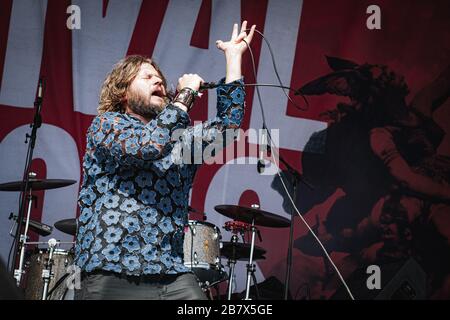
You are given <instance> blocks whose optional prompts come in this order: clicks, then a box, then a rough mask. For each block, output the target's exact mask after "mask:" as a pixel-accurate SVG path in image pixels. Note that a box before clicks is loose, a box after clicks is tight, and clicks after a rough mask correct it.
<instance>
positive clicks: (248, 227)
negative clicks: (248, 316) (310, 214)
mask: <svg viewBox="0 0 450 320" xmlns="http://www.w3.org/2000/svg"><path fill="white" fill-rule="evenodd" d="M214 209H215V210H216V211H217V212H219V213H220V214H222V215H224V216H226V217H229V218H232V219H234V221H230V222H227V223H225V226H224V228H225V229H226V230H228V231H231V232H232V233H233V235H232V237H231V244H230V245H229V247H230V248H231V249H229V250H231V253H229V254H228V256H229V257H228V265H229V267H230V272H229V277H228V278H229V284H228V300H231V292H232V291H233V290H232V285H233V277H234V269H235V264H236V260H237V256H236V253H237V249H238V244H237V239H238V238H237V234H238V233H241V234H243V233H244V232H251V243H250V253H249V254H248V255H247V254H246V256H248V258H249V260H248V264H247V283H246V290H245V291H246V293H245V300H249V299H250V298H249V296H250V282H251V281H253V282H254V284H255V287H256V285H257V282H256V276H255V271H256V266H255V265H254V264H253V260H257V259H259V258H261V259H263V258H264V256H263V254H260V255H257V254H256V255H255V236H256V235H258V237H259V239H260V241H262V237H261V233H260V231H259V229H258V228H257V227H256V225H259V226H266V227H272V228H285V227H289V226H290V221H289V220H288V219H286V218H284V217H281V216H278V215H276V214H273V213H270V212H266V211H263V210H261V209H260V207H259V205H257V204H254V205H252V206H251V208H248V207H241V206H236V205H218V206H215V207H214ZM256 252H258V250H256ZM260 252H261V251H259V253H260ZM257 291H258V290H256V293H257V298H258V292H257Z"/></svg>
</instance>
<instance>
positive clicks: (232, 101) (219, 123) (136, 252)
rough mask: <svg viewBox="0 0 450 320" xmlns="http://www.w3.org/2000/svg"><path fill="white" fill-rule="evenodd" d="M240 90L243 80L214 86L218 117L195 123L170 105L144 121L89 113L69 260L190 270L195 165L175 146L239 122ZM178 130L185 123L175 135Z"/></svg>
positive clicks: (212, 136) (135, 270)
mask: <svg viewBox="0 0 450 320" xmlns="http://www.w3.org/2000/svg"><path fill="white" fill-rule="evenodd" d="M220 83H222V84H223V83H224V79H222V80H221V82H220ZM233 83H234V84H242V83H243V81H242V80H237V81H235V82H233ZM244 97H245V91H244V90H243V87H241V86H235V87H233V86H220V87H218V88H217V116H216V117H215V118H214V119H212V120H209V121H207V122H204V123H202V124H199V125H196V126H194V127H188V125H189V124H190V119H189V116H188V114H187V113H186V112H185V111H183V110H182V109H180V108H177V107H176V106H174V105H171V104H169V105H167V107H166V108H165V109H164V110H163V111H162V112H161V113H160V114H159V115H158V116H156V117H155V118H154V119H153V120H151V121H150V122H149V123H147V124H144V123H143V122H141V121H140V120H139V119H137V118H135V117H133V116H131V115H129V114H126V113H119V112H105V113H103V114H101V115H99V116H97V117H96V118H94V120H93V122H92V124H91V126H90V128H89V130H88V133H87V147H86V154H85V156H84V159H83V183H82V188H81V191H80V194H79V199H78V201H79V205H80V211H81V213H80V216H79V217H78V229H77V238H76V245H75V264H76V265H77V266H78V267H80V268H81V270H82V271H85V272H92V271H93V270H98V269H101V270H106V271H113V272H118V273H125V274H128V275H142V274H173V273H180V272H188V271H189V269H188V268H187V267H185V266H184V264H183V258H184V256H183V241H184V226H185V225H186V223H187V220H188V210H187V208H188V200H189V191H190V189H191V186H192V182H193V179H194V175H195V172H196V169H197V165H194V164H183V163H179V161H176V160H175V159H176V157H174V156H173V153H174V152H173V151H174V150H175V149H176V148H174V146H175V145H176V144H177V143H185V144H186V141H193V140H196V139H190V138H192V137H196V136H197V135H198V133H199V132H200V134H201V135H202V137H201V138H202V143H201V146H202V147H203V148H204V147H205V146H207V145H208V144H211V143H213V142H214V141H215V140H219V139H217V138H218V135H223V134H224V133H225V132H226V130H227V129H231V130H234V129H236V128H238V127H239V126H240V124H241V121H242V118H243V114H244ZM176 129H186V130H185V131H184V133H183V135H182V138H180V139H178V140H175V141H174V139H172V138H171V136H172V133H173V132H174V131H175V130H176ZM206 132H207V134H206ZM221 138H222V136H221ZM183 141H184V142H183Z"/></svg>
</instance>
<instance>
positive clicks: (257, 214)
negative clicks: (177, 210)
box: [184, 205, 290, 300]
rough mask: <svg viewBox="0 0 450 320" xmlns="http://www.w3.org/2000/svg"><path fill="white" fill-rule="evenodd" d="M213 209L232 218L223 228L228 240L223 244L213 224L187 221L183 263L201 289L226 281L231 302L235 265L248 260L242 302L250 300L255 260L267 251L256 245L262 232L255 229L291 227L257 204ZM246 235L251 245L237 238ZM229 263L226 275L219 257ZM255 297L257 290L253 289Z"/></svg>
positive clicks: (261, 257) (262, 257) (282, 219)
mask: <svg viewBox="0 0 450 320" xmlns="http://www.w3.org/2000/svg"><path fill="white" fill-rule="evenodd" d="M214 209H215V210H216V211H217V212H218V213H220V214H222V215H224V216H226V217H228V218H231V219H233V220H232V221H227V222H226V223H225V225H224V227H223V228H224V229H225V230H227V231H230V232H231V233H232V237H231V241H229V242H222V241H221V235H220V229H219V228H218V227H216V226H215V225H213V224H211V223H207V222H201V221H193V220H190V221H189V230H188V232H187V233H186V235H185V240H184V263H185V265H186V266H187V267H190V268H191V269H192V271H193V272H194V273H195V274H196V275H197V277H198V279H199V281H200V283H201V284H202V286H203V287H204V288H210V287H211V286H213V285H216V284H218V283H220V282H222V281H226V280H228V287H227V299H228V300H231V295H232V291H233V281H234V278H235V266H236V263H237V261H238V260H244V261H247V260H248V264H247V282H246V290H245V299H246V300H249V299H250V282H251V281H253V283H254V285H255V287H256V277H255V271H256V268H255V265H254V263H253V262H254V261H255V260H261V259H265V257H264V254H265V253H266V251H265V250H264V249H263V248H260V247H258V246H256V245H255V237H256V235H258V237H259V239H260V241H262V238H261V233H260V231H259V229H258V227H257V226H265V227H272V228H285V227H289V226H290V221H289V220H288V219H286V218H283V217H280V216H278V215H275V214H273V213H270V212H266V211H263V210H260V209H259V205H252V207H251V208H248V207H242V206H236V205H218V206H215V207H214ZM246 233H247V234H249V235H250V237H251V240H250V243H245V242H239V237H238V235H239V234H241V235H242V239H243V240H244V239H245V237H244V234H246ZM222 257H224V258H226V259H227V260H228V263H227V265H228V268H229V272H228V274H225V272H224V267H223V265H222V264H221V258H222ZM256 293H257V298H258V291H257V290H256Z"/></svg>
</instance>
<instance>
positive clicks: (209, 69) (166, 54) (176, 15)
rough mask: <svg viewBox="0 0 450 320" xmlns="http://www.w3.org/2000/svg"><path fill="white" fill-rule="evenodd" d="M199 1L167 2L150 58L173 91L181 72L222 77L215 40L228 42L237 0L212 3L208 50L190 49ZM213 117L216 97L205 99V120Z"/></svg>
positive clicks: (220, 56) (222, 60)
mask: <svg viewBox="0 0 450 320" xmlns="http://www.w3.org/2000/svg"><path fill="white" fill-rule="evenodd" d="M200 5H201V0H197V1H190V2H189V5H186V1H184V0H174V1H170V2H169V5H168V7H167V11H166V14H165V16H164V21H163V23H162V26H161V30H160V32H159V36H158V40H157V42H156V45H155V50H154V52H153V57H154V58H155V61H156V62H157V63H158V64H159V66H160V67H161V70H162V71H163V72H164V74H165V75H166V78H167V81H168V84H169V88H170V87H171V86H172V87H173V89H175V88H176V85H177V82H176V81H177V79H178V78H179V77H180V76H181V75H182V74H183V73H198V74H199V75H200V76H201V77H202V78H203V79H204V80H205V81H216V80H218V79H220V78H222V77H224V76H225V58H224V56H223V53H222V51H220V50H219V49H217V48H216V44H215V42H216V40H224V41H226V40H228V39H229V37H230V34H231V30H232V26H233V23H236V22H239V21H241V17H240V5H241V1H240V0H231V1H213V3H212V16H211V26H210V38H209V46H208V47H209V49H208V50H205V49H200V48H195V47H191V46H190V42H191V37H192V32H193V30H194V26H195V22H196V21H197V16H198V12H199V10H200ZM215 115H216V96H215V94H214V95H213V94H211V95H209V96H208V118H212V117H214V116H215Z"/></svg>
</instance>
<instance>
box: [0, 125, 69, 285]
mask: <svg viewBox="0 0 450 320" xmlns="http://www.w3.org/2000/svg"><path fill="white" fill-rule="evenodd" d="M34 135H35V132H34ZM31 145H32V147H34V141H33V139H32V143H31ZM27 168H28V167H27ZM24 176H25V177H26V179H24V181H13V182H7V183H2V184H0V191H22V192H23V199H24V201H23V202H22V201H21V207H20V209H19V211H20V212H19V216H22V203H23V205H25V201H26V202H27V203H26V205H27V211H26V216H25V217H23V218H21V219H19V217H17V216H16V217H14V215H12V216H11V215H10V219H14V221H15V222H16V225H17V229H16V232H15V234H14V238H16V239H17V237H18V242H17V245H16V251H15V252H16V253H17V252H19V265H18V268H17V269H14V267H15V261H16V260H15V259H16V255H14V259H13V261H14V262H13V264H12V269H13V270H14V278H15V279H16V284H17V286H20V284H21V281H22V277H23V274H24V259H25V249H26V246H27V245H28V244H31V243H29V242H27V240H28V231H29V230H33V231H35V232H37V233H38V234H39V235H42V236H48V235H50V234H51V232H52V231H53V228H52V227H51V226H48V225H45V224H42V223H40V222H37V221H34V220H32V219H31V218H30V217H31V208H32V205H33V202H36V200H37V197H36V196H35V195H33V194H32V192H33V191H37V190H47V189H55V188H61V187H65V186H68V185H71V184H74V183H75V182H76V181H75V180H63V179H36V176H37V175H36V173H34V172H28V174H26V175H24ZM23 225H24V226H25V227H24V230H23V233H22V234H21V229H22V226H23ZM13 229H14V226H13V228H12V229H11V232H10V233H11V234H13V233H12V230H13ZM16 241H17V240H16Z"/></svg>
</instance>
